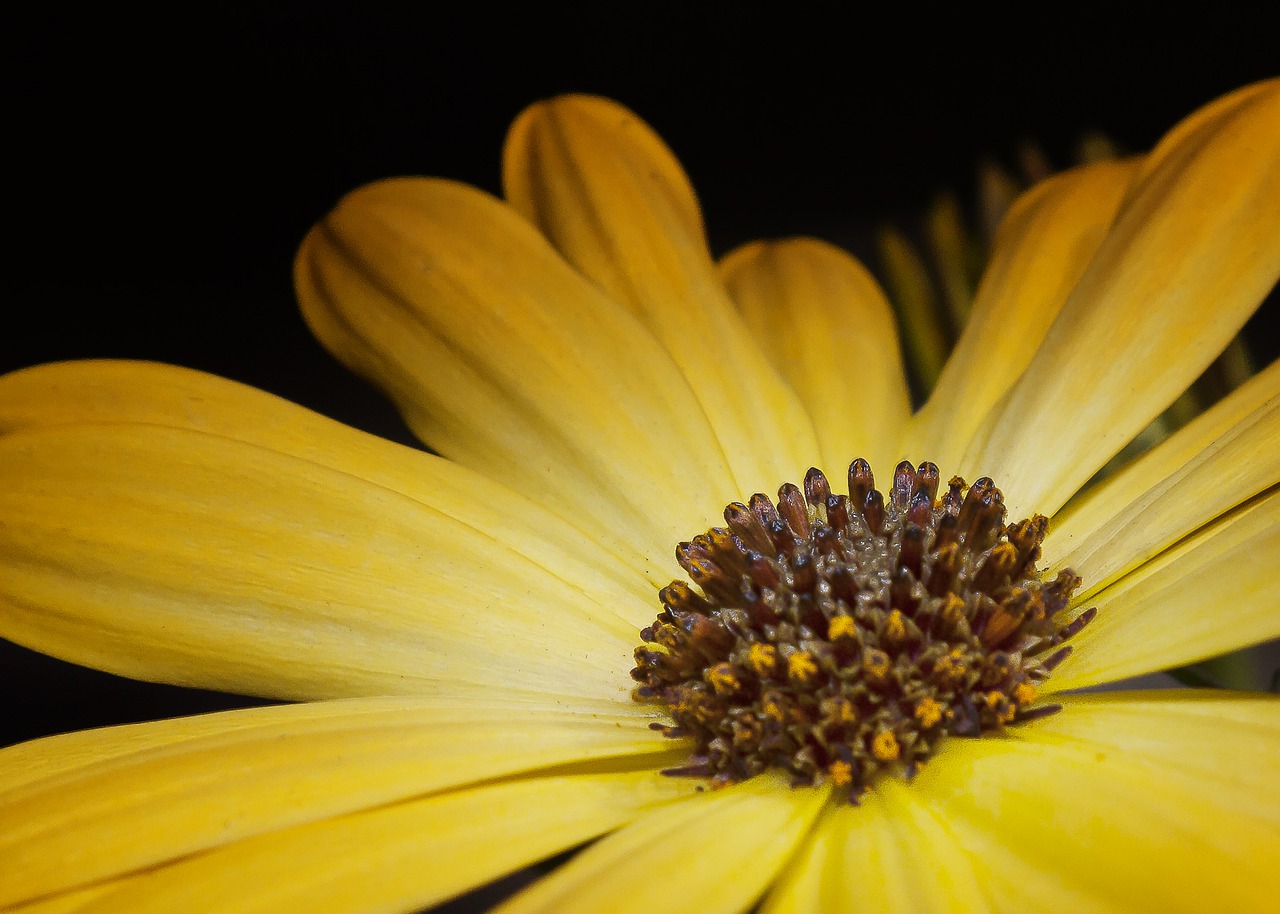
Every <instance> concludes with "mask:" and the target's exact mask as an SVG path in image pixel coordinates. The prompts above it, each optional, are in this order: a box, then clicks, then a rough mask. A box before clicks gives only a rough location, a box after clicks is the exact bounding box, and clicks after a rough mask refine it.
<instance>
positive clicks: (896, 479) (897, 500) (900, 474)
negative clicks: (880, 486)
mask: <svg viewBox="0 0 1280 914" xmlns="http://www.w3.org/2000/svg"><path fill="white" fill-rule="evenodd" d="M915 484H916V468H915V467H913V466H912V465H911V461H910V460H904V461H902V463H900V464H898V466H897V467H896V468H895V469H894V471H893V488H892V489H891V490H890V492H889V496H890V497H889V503H890V504H892V505H893V507H895V508H897V509H898V511H899V512H902V511H905V510H906V509H907V503H908V502H909V501H910V500H911V490H912V489H913V488H915Z"/></svg>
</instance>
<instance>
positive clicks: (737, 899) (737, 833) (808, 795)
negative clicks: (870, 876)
mask: <svg viewBox="0 0 1280 914" xmlns="http://www.w3.org/2000/svg"><path fill="white" fill-rule="evenodd" d="M826 795H827V791H825V790H795V791H793V790H790V789H788V787H787V785H786V782H785V780H783V779H782V778H779V777H775V776H771V775H761V776H759V777H756V778H753V779H752V780H750V781H747V782H745V783H743V784H739V785H737V786H736V787H732V788H729V789H726V790H724V791H721V792H719V793H716V794H713V795H706V794H703V795H701V796H696V797H691V798H690V799H688V800H685V801H683V802H682V803H680V804H678V805H673V806H667V807H664V808H662V809H661V810H658V811H657V812H654V813H650V814H649V815H647V816H644V817H643V818H641V819H639V820H638V821H636V822H634V823H632V824H631V825H629V826H627V827H626V828H624V829H622V830H621V831H619V832H617V833H615V834H613V835H610V836H609V837H608V838H605V839H604V840H603V841H600V842H599V843H597V844H595V845H593V846H592V847H590V848H588V849H587V850H586V851H584V852H583V853H581V854H579V855H578V856H577V857H575V858H574V859H573V860H572V861H570V862H569V863H568V864H566V865H565V866H563V867H561V868H560V869H559V870H557V871H556V872H554V873H552V874H551V875H550V876H548V877H547V878H545V879H543V880H542V881H541V882H538V883H536V884H535V885H533V886H531V887H530V888H529V889H527V890H526V891H524V892H522V893H521V894H519V895H517V896H516V897H515V898H513V899H512V900H511V901H510V902H508V903H507V904H505V905H502V906H500V907H499V908H498V909H497V910H498V911H501V912H502V914H512V912H517V911H518V912H526V911H555V912H557V914H561V912H563V914H572V912H577V911H581V912H584V914H595V912H598V911H610V912H613V914H629V912H636V914H642V912H643V914H647V912H651V911H669V912H672V914H679V912H686V911H687V912H690V914H717V912H724V914H730V912H738V911H745V910H747V909H748V908H749V907H750V905H751V903H752V902H753V901H754V900H755V899H756V898H758V897H759V896H760V894H761V893H762V892H764V890H765V888H766V887H767V886H768V885H769V883H770V882H771V881H772V880H773V878H774V876H775V875H776V874H777V872H778V871H779V869H780V868H781V867H782V866H783V864H784V863H785V862H786V860H787V859H788V857H790V856H791V854H792V852H793V851H794V850H795V848H796V846H797V845H798V844H799V843H800V841H801V840H802V839H803V838H804V836H805V834H806V832H807V831H808V830H809V827H810V825H811V824H812V822H813V820H814V818H815V816H816V815H817V813H818V811H819V810H820V809H821V808H822V805H823V803H824V802H825V799H826Z"/></svg>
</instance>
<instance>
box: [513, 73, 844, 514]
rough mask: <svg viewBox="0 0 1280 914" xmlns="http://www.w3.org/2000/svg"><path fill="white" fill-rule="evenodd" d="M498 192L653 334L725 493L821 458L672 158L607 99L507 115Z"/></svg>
mask: <svg viewBox="0 0 1280 914" xmlns="http://www.w3.org/2000/svg"><path fill="white" fill-rule="evenodd" d="M502 183H503V188H504V189H505V191H506V196H507V199H508V200H510V201H511V204H512V205H513V206H514V207H515V208H516V209H518V210H520V212H522V213H524V214H525V215H526V216H528V217H529V219H530V220H531V221H532V222H533V223H534V224H535V225H536V226H538V228H539V229H541V230H542V232H543V233H544V234H545V235H546V236H547V237H548V238H549V239H551V243H552V244H554V245H555V246H556V248H557V250H559V251H560V252H561V253H563V254H564V256H565V258H566V259H567V260H568V261H569V262H570V263H572V264H573V265H574V266H575V267H576V268H577V269H578V270H579V271H581V272H582V273H583V275H585V276H587V277H588V278H590V279H591V280H592V281H593V282H594V283H596V285H598V286H599V287H600V288H601V289H603V290H604V291H605V292H607V293H608V294H609V295H610V296H612V297H613V298H614V299H615V300H616V301H618V302H621V303H622V304H624V305H625V306H626V307H627V308H629V309H630V310H631V312H632V313H633V314H635V315H636V316H637V317H639V319H640V320H641V321H643V322H644V323H645V325H646V326H647V327H648V328H649V329H650V330H651V331H652V332H653V335H654V336H655V337H656V338H657V339H658V340H660V341H661V342H662V345H663V346H665V347H666V348H667V351H668V352H670V353H671V357H672V359H673V360H674V361H675V363H676V364H677V365H678V366H679V368H680V371H681V372H683V374H684V376H685V377H686V378H687V379H688V381H689V385H690V387H692V388H693V390H694V393H695V394H696V395H697V397H698V402H699V403H701V404H702V408H703V411H704V412H705V414H706V416H707V421H708V422H710V423H711V425H712V427H713V428H714V429H715V433H716V437H717V438H718V439H719V441H720V445H721V447H722V448H723V450H724V454H725V459H726V460H727V461H728V462H729V465H730V467H731V468H732V470H733V474H734V478H735V479H736V481H737V485H738V493H739V494H738V495H737V496H736V497H737V498H739V499H740V498H741V497H742V496H743V495H748V494H751V493H753V492H770V493H771V492H773V491H775V490H776V489H777V487H778V485H780V484H781V483H782V482H783V481H785V480H789V479H790V480H794V479H797V478H800V477H802V476H803V474H804V471H805V470H806V469H808V468H809V467H810V466H812V465H814V464H815V462H817V461H818V460H820V455H819V452H818V446H817V441H816V440H815V438H814V433H813V427H812V423H811V422H810V419H809V417H808V416H807V415H806V413H805V411H804V409H803V408H802V407H801V406H800V404H799V402H798V401H797V399H796V396H795V394H794V393H793V392H792V391H791V389H790V388H789V387H788V386H787V385H786V384H785V383H784V382H783V381H782V380H781V378H780V377H779V376H778V374H777V373H776V372H775V371H774V370H773V367H772V366H771V365H770V364H769V362H768V360H767V359H766V358H765V357H764V354H763V353H761V352H760V349H759V347H758V346H757V345H756V344H755V341H754V340H753V339H752V338H751V334H750V333H749V332H748V331H747V329H746V327H745V326H744V325H743V323H742V320H741V319H740V318H739V316H738V314H737V313H736V311H735V309H734V307H733V303H732V302H731V301H730V300H729V296H728V294H727V293H726V292H725V290H724V287H723V285H722V284H721V282H720V278H719V276H718V274H717V272H716V267H715V264H714V263H713V262H712V260H711V255H710V252H709V251H708V250H707V243H706V239H705V237H704V235H703V228H702V218H701V215H700V213H699V209H698V202H697V199H696V198H695V197H694V193H693V188H692V187H691V186H690V184H689V180H688V178H687V177H686V176H685V174H684V170H683V169H682V168H681V167H680V163H679V162H678V161H676V158H675V156H674V155H672V153H671V151H670V150H669V149H668V148H667V147H666V145H665V144H664V143H663V142H662V140H661V139H660V138H659V137H658V136H657V134H655V133H654V132H653V131H652V130H651V129H650V128H649V126H648V125H647V124H645V123H644V122H643V121H642V120H640V118H638V117H636V115H635V114H633V113H632V112H630V111H628V110H627V109H626V108H624V107H623V106H621V105H619V104H617V103H616V102H612V101H609V100H607V99H603V98H596V97H592V96H585V95H570V96H562V97H560V98H555V99H551V100H550V101H545V102H540V103H538V104H536V105H533V106H531V107H529V108H527V109H525V111H524V112H523V113H522V114H521V115H520V116H519V117H518V118H517V119H516V122H515V123H514V124H513V125H512V126H511V131H510V133H509V134H508V135H507V143H506V147H505V149H504V151H503V168H502Z"/></svg>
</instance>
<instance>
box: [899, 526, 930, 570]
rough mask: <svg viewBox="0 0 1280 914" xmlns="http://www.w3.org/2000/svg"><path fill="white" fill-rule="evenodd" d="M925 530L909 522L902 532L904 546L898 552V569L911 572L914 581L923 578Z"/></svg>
mask: <svg viewBox="0 0 1280 914" xmlns="http://www.w3.org/2000/svg"><path fill="white" fill-rule="evenodd" d="M925 536H926V533H925V528H924V526H923V525H921V526H917V525H915V524H912V523H910V522H908V524H907V527H906V529H905V530H903V531H902V545H901V546H900V547H899V551H898V567H899V568H901V569H904V570H906V571H909V572H911V577H912V579H913V580H916V581H918V580H920V579H921V577H923V569H924V543H925Z"/></svg>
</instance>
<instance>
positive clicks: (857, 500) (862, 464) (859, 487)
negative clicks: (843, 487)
mask: <svg viewBox="0 0 1280 914" xmlns="http://www.w3.org/2000/svg"><path fill="white" fill-rule="evenodd" d="M875 487H876V478H875V476H874V475H872V473H871V465H870V464H868V463H867V462H866V461H865V460H863V459H862V458H861V457H859V458H858V459H857V460H855V461H854V462H853V463H851V464H849V503H850V504H851V505H853V507H854V509H855V510H858V511H861V509H862V506H863V505H865V504H866V503H867V493H868V492H870V491H871V490H872V489H874V488H875Z"/></svg>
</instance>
